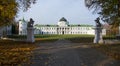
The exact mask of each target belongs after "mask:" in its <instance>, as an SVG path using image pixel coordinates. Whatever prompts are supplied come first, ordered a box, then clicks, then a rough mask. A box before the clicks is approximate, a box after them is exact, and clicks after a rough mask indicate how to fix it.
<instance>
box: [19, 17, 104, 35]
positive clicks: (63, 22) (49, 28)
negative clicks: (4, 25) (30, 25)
mask: <svg viewBox="0 0 120 66" xmlns="http://www.w3.org/2000/svg"><path fill="white" fill-rule="evenodd" d="M34 28H35V30H34V34H60V35H62V34H88V35H94V34H95V30H94V29H93V28H94V26H93V25H81V24H76V25H73V24H69V22H68V21H67V19H65V18H64V17H62V18H61V19H60V20H59V22H58V24H57V25H48V24H47V25H39V24H36V25H34ZM26 33H27V21H25V20H24V19H23V20H20V21H19V35H26ZM102 34H103V35H106V30H105V29H103V32H102Z"/></svg>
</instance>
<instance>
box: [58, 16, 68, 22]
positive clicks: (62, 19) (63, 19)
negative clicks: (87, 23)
mask: <svg viewBox="0 0 120 66" xmlns="http://www.w3.org/2000/svg"><path fill="white" fill-rule="evenodd" d="M59 21H65V22H67V19H65V18H64V17H62V18H61V19H60V20H59Z"/></svg>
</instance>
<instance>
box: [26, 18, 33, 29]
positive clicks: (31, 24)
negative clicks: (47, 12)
mask: <svg viewBox="0 0 120 66" xmlns="http://www.w3.org/2000/svg"><path fill="white" fill-rule="evenodd" d="M33 24H34V21H33V19H32V18H30V21H29V22H28V24H27V27H33Z"/></svg>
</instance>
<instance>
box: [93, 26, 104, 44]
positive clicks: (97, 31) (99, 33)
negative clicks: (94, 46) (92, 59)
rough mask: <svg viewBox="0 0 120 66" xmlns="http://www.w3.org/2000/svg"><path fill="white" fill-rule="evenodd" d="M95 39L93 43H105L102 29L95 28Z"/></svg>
mask: <svg viewBox="0 0 120 66" xmlns="http://www.w3.org/2000/svg"><path fill="white" fill-rule="evenodd" d="M94 29H95V37H94V41H93V43H99V44H102V43H104V41H103V38H102V28H101V27H95V28H94Z"/></svg>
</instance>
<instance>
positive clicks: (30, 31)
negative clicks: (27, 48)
mask: <svg viewBox="0 0 120 66" xmlns="http://www.w3.org/2000/svg"><path fill="white" fill-rule="evenodd" d="M27 42H31V43H33V42H35V39H34V28H33V27H28V28H27Z"/></svg>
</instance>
